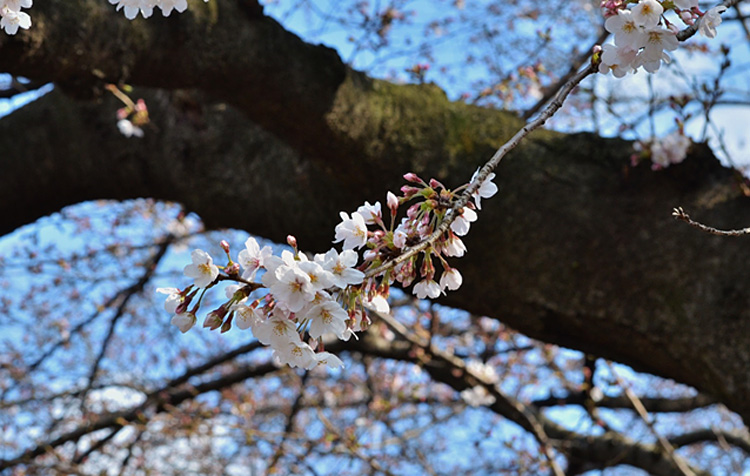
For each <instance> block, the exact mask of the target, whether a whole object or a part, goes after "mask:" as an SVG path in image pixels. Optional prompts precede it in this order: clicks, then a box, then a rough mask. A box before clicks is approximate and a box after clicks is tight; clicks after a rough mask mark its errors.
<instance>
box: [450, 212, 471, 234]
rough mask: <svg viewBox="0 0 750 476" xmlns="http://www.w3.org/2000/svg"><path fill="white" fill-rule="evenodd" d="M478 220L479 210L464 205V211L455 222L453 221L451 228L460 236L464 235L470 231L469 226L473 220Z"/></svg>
mask: <svg viewBox="0 0 750 476" xmlns="http://www.w3.org/2000/svg"><path fill="white" fill-rule="evenodd" d="M474 221H477V212H475V211H474V210H472V209H471V208H469V207H464V209H463V212H462V213H461V215H459V216H458V217H457V218H456V219H455V220H454V221H453V223H451V230H453V233H455V234H457V235H458V236H464V235H466V234H467V233H469V227H470V226H471V222H474Z"/></svg>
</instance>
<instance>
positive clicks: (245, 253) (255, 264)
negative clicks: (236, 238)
mask: <svg viewBox="0 0 750 476" xmlns="http://www.w3.org/2000/svg"><path fill="white" fill-rule="evenodd" d="M272 254H273V251H272V250H271V247H270V246H264V247H263V248H262V249H261V247H260V245H259V244H258V242H257V241H256V239H255V238H253V237H250V238H248V239H247V240H246V241H245V249H244V250H242V251H240V253H239V255H237V261H239V263H240V266H242V269H243V270H244V271H243V272H242V278H243V279H247V280H249V281H252V280H253V279H254V278H255V273H257V272H258V270H259V269H260V268H262V267H263V265H264V264H265V261H266V260H267V259H268V258H269V257H270V256H271V255H272Z"/></svg>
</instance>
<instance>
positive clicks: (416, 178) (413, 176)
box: [404, 172, 422, 183]
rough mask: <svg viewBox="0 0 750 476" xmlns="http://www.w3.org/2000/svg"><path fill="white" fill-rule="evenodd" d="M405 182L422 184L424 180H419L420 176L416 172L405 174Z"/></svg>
mask: <svg viewBox="0 0 750 476" xmlns="http://www.w3.org/2000/svg"><path fill="white" fill-rule="evenodd" d="M404 180H406V181H407V182H414V183H420V182H422V179H421V178H419V175H417V174H415V173H414V172H409V173H407V174H404Z"/></svg>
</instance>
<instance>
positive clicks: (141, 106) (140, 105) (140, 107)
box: [135, 99, 148, 112]
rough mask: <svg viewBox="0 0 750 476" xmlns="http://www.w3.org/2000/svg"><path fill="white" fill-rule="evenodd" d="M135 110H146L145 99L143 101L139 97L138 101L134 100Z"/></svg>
mask: <svg viewBox="0 0 750 476" xmlns="http://www.w3.org/2000/svg"><path fill="white" fill-rule="evenodd" d="M135 110H136V111H138V112H140V111H148V108H147V107H146V101H144V100H143V99H139V100H138V101H136V103H135Z"/></svg>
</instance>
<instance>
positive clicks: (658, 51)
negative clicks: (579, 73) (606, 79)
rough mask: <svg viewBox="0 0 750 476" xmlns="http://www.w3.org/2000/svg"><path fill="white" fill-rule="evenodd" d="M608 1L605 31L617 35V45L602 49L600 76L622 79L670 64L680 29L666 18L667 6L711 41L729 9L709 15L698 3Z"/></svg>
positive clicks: (689, 0) (682, 0) (719, 8)
mask: <svg viewBox="0 0 750 476" xmlns="http://www.w3.org/2000/svg"><path fill="white" fill-rule="evenodd" d="M630 3H633V2H628V1H624V0H604V1H602V9H603V11H604V16H605V17H606V18H607V20H606V22H605V24H604V27H605V28H606V30H607V31H608V32H610V33H612V34H613V35H614V37H615V38H614V44H605V45H604V46H603V47H602V49H601V56H600V59H601V62H600V63H599V72H601V73H604V74H607V73H609V72H610V71H611V72H612V75H613V76H615V77H617V78H621V77H623V76H625V75H626V74H628V73H631V72H635V71H636V70H637V69H638V68H640V67H641V66H643V69H645V70H646V71H648V72H649V73H654V72H656V71H657V70H658V69H659V67H660V66H661V63H662V61H664V62H666V63H668V62H669V61H670V57H669V54H668V53H667V52H668V51H674V50H676V49H677V46H678V40H677V33H678V28H677V26H676V25H675V24H674V23H671V22H669V20H667V18H666V17H665V16H664V13H665V6H666V7H667V8H668V9H670V10H673V11H674V12H675V13H676V14H677V16H678V18H679V19H680V20H681V21H682V22H683V23H684V24H686V25H693V24H695V23H696V22H697V27H698V31H699V32H700V33H701V34H702V35H703V36H705V37H707V38H714V37H715V36H716V27H717V26H718V25H719V24H720V23H721V13H723V12H724V11H725V10H726V7H725V6H723V5H719V6H716V7H713V8H711V9H710V10H708V11H707V12H705V13H704V12H701V11H700V9H699V8H698V0H666V1H663V2H659V1H657V0H639V1H638V2H637V3H636V4H635V6H634V7H633V8H630V9H629V8H627V5H628V4H630Z"/></svg>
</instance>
